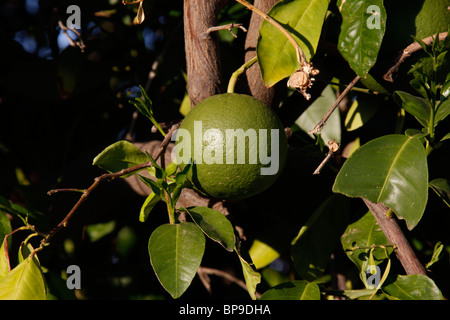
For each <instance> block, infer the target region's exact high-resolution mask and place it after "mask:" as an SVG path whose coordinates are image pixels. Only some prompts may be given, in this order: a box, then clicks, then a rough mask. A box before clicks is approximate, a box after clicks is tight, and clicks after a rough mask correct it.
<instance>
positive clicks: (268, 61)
mask: <svg viewBox="0 0 450 320" xmlns="http://www.w3.org/2000/svg"><path fill="white" fill-rule="evenodd" d="M328 4H329V1H328V0H297V1H287V0H285V1H280V2H278V3H277V4H275V5H274V6H273V7H272V9H271V10H270V11H269V13H268V15H269V16H270V17H272V18H273V19H275V20H276V21H277V22H279V23H280V24H281V25H282V26H283V27H284V28H285V29H286V30H287V31H288V32H289V33H290V34H291V35H292V36H293V37H294V38H295V40H296V41H297V43H298V44H299V45H300V47H301V48H302V50H303V52H304V53H305V56H306V60H308V61H309V60H310V59H311V58H312V57H313V56H314V54H315V52H316V48H317V44H318V42H319V38H320V34H321V32H322V25H323V21H324V18H325V14H326V12H327V8H328ZM259 34H260V37H259V39H258V43H257V46H256V52H257V56H258V63H259V66H260V68H261V74H262V78H263V81H264V84H265V85H266V86H267V87H271V86H273V85H274V84H275V83H277V82H278V81H280V80H282V79H284V78H286V77H288V76H290V75H291V74H292V73H293V72H295V71H296V70H297V69H298V68H299V66H300V65H299V62H298V61H297V55H296V52H295V49H294V47H293V46H292V44H291V43H290V42H289V40H288V39H287V38H286V37H285V36H284V35H283V34H282V33H281V31H279V30H278V29H276V28H275V27H274V26H273V25H271V24H270V23H269V22H267V21H266V20H263V22H262V24H261V28H260V29H259Z"/></svg>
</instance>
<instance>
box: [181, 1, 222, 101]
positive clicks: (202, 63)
mask: <svg viewBox="0 0 450 320" xmlns="http://www.w3.org/2000/svg"><path fill="white" fill-rule="evenodd" d="M226 2H227V0H208V1H204V0H185V1H184V10H183V12H184V17H183V19H184V42H185V51H186V71H187V87H188V93H189V98H190V100H191V107H192V108H193V107H194V106H195V105H197V104H198V103H199V102H200V101H202V100H203V99H206V98H208V97H210V96H213V95H215V94H218V93H223V92H224V87H223V83H222V79H221V78H222V72H221V66H220V52H219V43H218V37H217V34H209V36H208V37H203V36H202V35H204V34H205V33H207V32H208V29H209V28H211V27H213V26H217V24H218V18H217V17H218V12H219V10H220V9H221V8H222V6H223V5H224V4H225V3H226Z"/></svg>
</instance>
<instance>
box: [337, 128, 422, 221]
mask: <svg viewBox="0 0 450 320" xmlns="http://www.w3.org/2000/svg"><path fill="white" fill-rule="evenodd" d="M333 191H334V192H338V193H343V194H345V195H347V196H349V197H361V198H366V199H368V200H370V201H372V202H374V203H377V202H381V203H384V204H385V205H386V206H388V207H389V208H391V209H392V210H393V211H394V212H395V213H396V214H397V216H398V217H399V218H401V219H405V221H406V224H407V226H408V228H409V229H410V230H411V229H413V228H414V227H415V226H416V225H417V223H418V222H419V220H420V219H421V218H422V215H423V212H424V210H425V206H426V203H427V200H428V165H427V156H426V154H425V148H424V146H423V145H422V144H421V143H420V139H417V138H414V137H407V136H404V135H400V134H392V135H387V136H383V137H380V138H377V139H374V140H372V141H369V142H368V143H366V144H365V145H363V146H361V147H360V148H358V149H357V150H356V151H355V152H353V153H352V155H351V156H350V157H349V158H348V159H347V161H345V163H344V165H343V166H342V168H341V170H340V171H339V173H338V175H337V177H336V180H335V182H334V185H333Z"/></svg>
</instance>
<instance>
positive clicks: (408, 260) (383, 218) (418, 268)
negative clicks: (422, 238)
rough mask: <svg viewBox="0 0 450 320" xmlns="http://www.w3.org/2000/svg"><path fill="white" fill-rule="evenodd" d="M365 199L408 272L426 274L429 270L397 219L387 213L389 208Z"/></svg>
mask: <svg viewBox="0 0 450 320" xmlns="http://www.w3.org/2000/svg"><path fill="white" fill-rule="evenodd" d="M363 201H364V203H365V204H366V206H367V207H368V208H369V210H370V211H371V212H372V214H373V215H374V217H375V219H376V220H377V223H378V225H379V226H380V228H381V230H382V231H383V233H384V234H385V235H386V237H387V239H388V240H389V242H390V243H391V244H393V245H394V246H395V248H396V249H395V253H396V255H397V258H398V260H400V263H401V264H402V266H403V268H404V269H405V271H406V274H408V275H410V274H417V273H418V274H423V275H426V274H427V272H426V270H425V268H424V267H423V265H422V264H421V263H420V261H419V259H418V258H417V256H416V254H415V253H414V251H413V250H412V248H411V246H410V245H409V243H408V240H407V239H406V237H405V235H404V234H403V232H402V230H401V229H400V226H399V225H398V224H397V221H396V220H395V219H394V218H390V217H388V216H387V215H386V212H388V211H389V208H387V207H386V206H385V205H383V204H382V203H373V202H370V201H369V200H367V199H363Z"/></svg>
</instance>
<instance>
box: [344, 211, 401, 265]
mask: <svg viewBox="0 0 450 320" xmlns="http://www.w3.org/2000/svg"><path fill="white" fill-rule="evenodd" d="M341 243H342V248H343V249H344V250H345V253H346V254H347V256H348V257H349V259H350V260H352V261H353V263H354V264H355V265H356V266H357V267H358V268H359V270H360V271H366V270H367V269H368V267H369V264H370V263H369V252H370V251H372V257H373V261H372V265H378V264H380V263H381V262H383V261H384V259H386V258H388V256H387V255H386V252H387V253H388V254H390V253H391V252H392V251H393V249H392V246H389V242H388V240H387V238H386V236H385V235H384V233H383V231H382V230H381V229H380V227H379V226H378V224H377V221H376V220H375V218H374V216H373V214H372V213H371V212H370V211H368V212H367V213H366V214H365V215H364V216H362V217H361V218H360V219H358V220H357V221H355V222H353V223H352V224H350V225H349V226H348V227H347V229H346V230H345V232H344V234H343V235H342V237H341ZM374 245H375V246H378V247H377V248H374V249H372V250H371V247H372V246H374ZM380 246H387V247H386V248H383V247H380ZM358 248H359V249H358Z"/></svg>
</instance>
